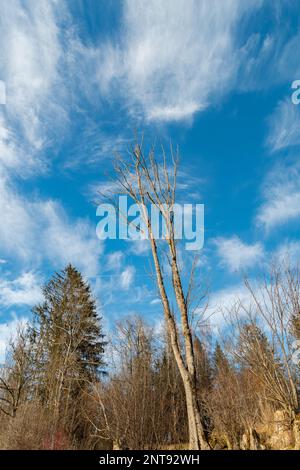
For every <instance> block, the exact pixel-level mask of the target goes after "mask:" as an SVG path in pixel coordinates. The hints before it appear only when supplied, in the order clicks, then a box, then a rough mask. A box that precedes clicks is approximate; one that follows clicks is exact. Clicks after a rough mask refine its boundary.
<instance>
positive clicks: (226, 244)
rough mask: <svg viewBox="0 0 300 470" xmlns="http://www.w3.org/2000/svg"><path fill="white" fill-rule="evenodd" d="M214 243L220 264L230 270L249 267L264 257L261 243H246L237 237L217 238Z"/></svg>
mask: <svg viewBox="0 0 300 470" xmlns="http://www.w3.org/2000/svg"><path fill="white" fill-rule="evenodd" d="M214 243H215V245H216V246H217V252H218V256H219V257H220V258H221V264H222V265H224V266H226V267H227V268H228V269H229V270H230V271H238V270H241V269H247V268H250V267H252V266H254V265H256V264H257V263H258V262H260V261H262V259H263V257H264V249H263V246H262V244H261V243H255V244H253V245H248V244H246V243H243V242H242V241H241V240H240V239H239V238H238V237H232V238H217V239H216V240H214Z"/></svg>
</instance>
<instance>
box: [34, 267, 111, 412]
mask: <svg viewBox="0 0 300 470" xmlns="http://www.w3.org/2000/svg"><path fill="white" fill-rule="evenodd" d="M43 296H44V302H43V303H42V304H40V305H38V306H36V307H35V308H34V309H33V314H34V321H33V327H32V329H31V343H32V347H33V351H34V355H35V364H36V376H37V382H38V383H39V388H40V391H41V395H42V397H43V398H44V399H45V400H46V401H48V400H51V397H52V399H53V400H55V402H56V404H57V402H58V401H59V400H60V399H61V398H62V394H63V393H62V391H63V390H67V391H68V394H69V395H71V396H72V395H75V394H76V393H77V392H78V388H80V389H83V388H84V387H85V386H86V384H89V383H91V382H92V381H93V380H95V379H97V378H98V377H99V375H100V374H101V372H102V371H103V366H104V362H103V352H104V346H105V342H104V336H103V333H102V327H101V318H100V317H99V316H98V314H97V308H96V303H95V300H94V298H93V297H92V294H91V289H90V287H89V285H88V284H87V283H86V282H85V281H84V280H83V277H82V275H81V273H80V272H79V271H78V270H77V269H75V268H74V267H73V266H72V265H68V266H67V267H66V268H65V269H64V270H63V271H62V272H60V273H56V274H55V275H54V276H53V278H52V279H51V280H50V281H49V282H48V283H47V284H46V286H45V287H44V288H43Z"/></svg>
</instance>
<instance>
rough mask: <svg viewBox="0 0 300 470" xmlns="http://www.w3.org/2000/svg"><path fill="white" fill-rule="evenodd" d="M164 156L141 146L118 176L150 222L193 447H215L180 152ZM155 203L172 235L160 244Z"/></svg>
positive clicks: (120, 163)
mask: <svg viewBox="0 0 300 470" xmlns="http://www.w3.org/2000/svg"><path fill="white" fill-rule="evenodd" d="M162 154H163V156H162V163H161V164H159V163H158V161H157V159H156V157H155V152H154V146H153V147H152V148H151V150H150V152H149V154H148V156H145V155H144V153H143V150H142V144H136V145H135V147H134V148H132V150H131V152H130V158H128V159H123V158H121V157H117V158H116V162H115V173H116V179H117V181H118V184H119V189H120V191H121V192H122V193H125V194H126V195H128V196H129V197H130V198H131V199H132V200H133V201H134V202H135V203H136V204H137V205H138V207H139V209H140V213H141V215H142V218H143V221H144V224H145V231H146V234H145V235H146V237H147V238H148V240H149V243H150V246H151V253H152V259H153V263H154V269H155V276H156V282H157V287H158V291H159V295H160V298H161V302H162V306H163V311H164V316H165V324H166V329H167V334H168V337H169V339H170V343H171V347H172V351H173V354H174V358H175V360H176V363H177V366H178V368H179V371H180V374H181V378H182V381H183V385H184V390H185V399H186V408H187V415H188V428H189V447H190V449H209V444H208V441H207V439H206V436H205V433H204V427H203V423H202V420H201V413H200V410H199V404H198V401H197V384H196V370H195V355H194V348H193V334H192V328H191V323H190V315H189V314H190V311H189V307H190V304H189V296H190V293H189V292H187V293H185V292H184V288H183V280H182V274H181V271H180V266H179V261H178V246H177V243H176V237H175V228H174V217H173V210H174V205H175V203H176V179H177V169H178V152H176V154H174V152H173V150H172V148H171V158H170V162H169V164H168V163H167V157H166V153H165V151H164V149H162ZM169 165H170V166H169ZM149 203H150V204H152V206H154V207H155V208H156V209H157V210H158V211H159V213H160V215H161V216H162V219H163V221H164V225H165V230H166V235H165V238H164V240H163V241H162V243H158V241H157V239H156V237H155V233H154V227H153V224H152V222H151V219H150V217H149V216H148V211H147V207H146V206H147V204H149ZM165 248H166V249H167V253H168V254H167V259H168V262H169V265H170V269H171V281H172V282H171V287H170V290H169V289H168V287H169V285H168V283H167V281H166V279H165V276H164V272H163V261H162V259H163V250H164V249H165ZM172 298H175V302H176V305H177V311H178V313H179V318H180V321H178V317H177V312H175V311H174V310H173V308H172V306H171V300H172Z"/></svg>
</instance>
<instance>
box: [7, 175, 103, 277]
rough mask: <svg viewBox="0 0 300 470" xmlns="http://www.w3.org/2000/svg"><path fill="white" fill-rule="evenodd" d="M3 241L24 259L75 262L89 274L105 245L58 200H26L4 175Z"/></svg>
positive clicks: (94, 271) (9, 250)
mask: <svg viewBox="0 0 300 470" xmlns="http://www.w3.org/2000/svg"><path fill="white" fill-rule="evenodd" d="M0 213H1V217H2V221H3V222H2V223H1V224H0V244H1V250H2V253H3V254H5V255H6V256H10V255H11V253H14V255H15V256H16V257H17V258H19V259H21V260H23V261H24V262H27V261H28V262H30V263H34V262H36V263H39V261H41V260H42V259H46V260H49V261H51V262H52V264H53V266H55V267H56V268H62V267H64V265H65V264H67V263H70V262H71V263H74V264H75V265H76V266H77V267H78V268H79V269H81V270H82V271H83V273H84V274H85V275H87V276H95V275H96V274H97V273H98V269H99V255H100V254H101V253H102V249H103V244H102V243H101V242H100V240H98V239H97V238H96V232H95V227H94V226H93V225H92V224H90V222H89V221H87V220H80V219H77V220H75V221H71V220H70V218H69V217H68V216H67V214H66V213H65V211H64V210H63V208H62V207H61V206H60V204H59V203H58V202H55V201H52V200H51V199H48V200H44V201H35V200H29V199H24V198H23V197H21V196H20V195H18V193H17V191H16V189H15V188H14V187H13V186H12V185H11V184H9V183H8V182H7V181H6V180H5V179H4V178H2V179H1V178H0Z"/></svg>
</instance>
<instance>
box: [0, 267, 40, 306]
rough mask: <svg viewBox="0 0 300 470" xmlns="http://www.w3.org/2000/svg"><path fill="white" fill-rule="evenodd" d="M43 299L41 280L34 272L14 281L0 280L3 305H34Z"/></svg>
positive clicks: (0, 302) (0, 298) (0, 295)
mask: <svg viewBox="0 0 300 470" xmlns="http://www.w3.org/2000/svg"><path fill="white" fill-rule="evenodd" d="M41 298H42V293H41V280H40V278H39V277H37V276H36V275H35V274H34V273H32V272H25V273H23V274H21V275H20V276H19V277H18V278H16V279H14V280H12V281H10V280H7V279H0V304H1V305H4V306H9V307H10V306H15V305H34V304H36V303H38V302H40V300H41Z"/></svg>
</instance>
